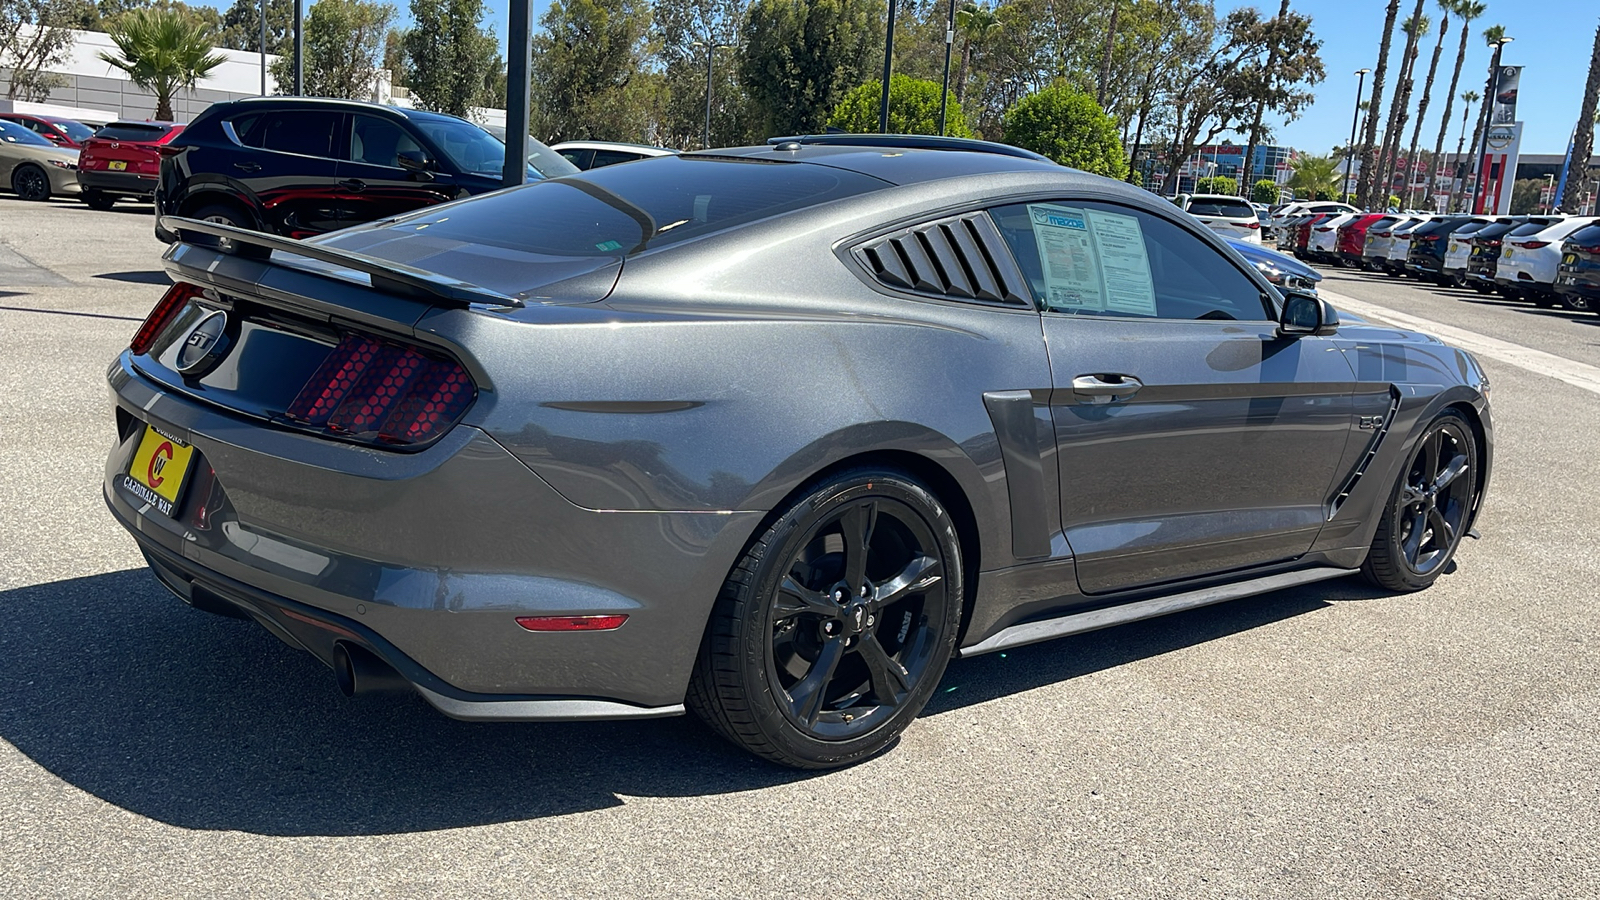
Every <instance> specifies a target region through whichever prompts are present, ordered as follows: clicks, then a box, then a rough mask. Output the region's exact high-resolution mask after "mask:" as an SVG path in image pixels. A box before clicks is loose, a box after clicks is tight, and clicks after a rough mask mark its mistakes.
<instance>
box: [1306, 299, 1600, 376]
mask: <svg viewBox="0 0 1600 900" xmlns="http://www.w3.org/2000/svg"><path fill="white" fill-rule="evenodd" d="M1321 293H1322V295H1323V296H1325V297H1327V298H1328V299H1329V300H1330V301H1332V303H1333V305H1334V306H1335V307H1336V308H1338V309H1343V310H1349V311H1350V312H1353V313H1355V314H1357V315H1359V316H1365V317H1367V318H1370V319H1377V320H1380V321H1383V322H1387V323H1389V324H1391V325H1398V326H1400V327H1401V328H1409V329H1412V330H1414V331H1423V332H1427V333H1428V334H1431V335H1434V336H1435V337H1439V338H1443V339H1444V340H1446V341H1449V342H1450V343H1452V344H1454V345H1456V346H1457V347H1460V348H1461V349H1463V350H1468V351H1471V352H1472V353H1475V354H1477V355H1479V356H1483V357H1487V358H1489V359H1493V360H1497V361H1499V362H1503V363H1505V364H1507V365H1512V366H1516V367H1517V368H1519V369H1526V370H1527V371H1529V372H1533V373H1535V374H1537V375H1545V376H1548V377H1550V378H1555V379H1559V380H1561V381H1564V382H1566V383H1567V384H1570V385H1572V386H1573V387H1576V388H1582V389H1583V390H1586V391H1589V392H1590V393H1593V394H1600V367H1597V366H1591V365H1589V364H1588V363H1581V362H1578V361H1576V360H1571V359H1567V358H1566V357H1564V356H1557V355H1555V354H1554V353H1546V352H1545V351H1543V350H1535V349H1533V348H1532V347H1524V346H1523V345H1521V344H1515V343H1512V342H1511V341H1502V340H1500V339H1499V338H1492V337H1488V336H1486V335H1482V334H1478V333H1477V332H1475V331H1468V330H1467V329H1465V328H1457V327H1455V326H1453V325H1446V324H1444V323H1442V322H1435V321H1433V320H1431V319H1424V318H1422V317H1420V316H1413V315H1409V314H1407V313H1403V312H1396V311H1395V310H1392V309H1389V308H1388V307H1386V306H1379V305H1377V304H1376V303H1367V302H1366V301H1364V300H1357V299H1355V298H1354V297H1351V296H1349V295H1347V294H1340V293H1336V292H1334V291H1328V290H1324V291H1322V292H1321Z"/></svg>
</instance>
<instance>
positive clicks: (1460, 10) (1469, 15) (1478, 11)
mask: <svg viewBox="0 0 1600 900" xmlns="http://www.w3.org/2000/svg"><path fill="white" fill-rule="evenodd" d="M1451 6H1452V8H1453V10H1454V11H1455V14H1456V17H1457V18H1459V19H1460V20H1461V47H1460V49H1458V50H1457V51H1456V72H1455V74H1454V75H1451V76H1450V91H1449V93H1447V94H1445V95H1444V117H1443V118H1441V119H1440V120H1439V139H1438V140H1436V141H1434V144H1433V159H1434V165H1438V161H1439V160H1440V159H1441V158H1443V155H1444V139H1445V136H1446V133H1447V132H1448V131H1449V129H1450V113H1451V112H1453V111H1454V109H1453V106H1454V104H1455V99H1456V86H1457V85H1459V84H1460V83H1461V66H1462V65H1463V64H1464V63H1465V62H1466V61H1467V39H1468V38H1469V37H1470V36H1471V34H1472V28H1471V27H1470V26H1471V25H1472V20H1473V19H1476V18H1477V17H1479V16H1481V15H1483V13H1484V11H1485V10H1487V9H1488V8H1489V7H1488V6H1486V5H1484V4H1482V3H1478V2H1476V0H1454V2H1453V3H1452V4H1451ZM1465 122H1466V111H1465V110H1463V111H1462V123H1463V124H1465ZM1460 159H1461V151H1460V149H1459V148H1458V149H1457V150H1456V160H1457V161H1458V162H1459V161H1460Z"/></svg>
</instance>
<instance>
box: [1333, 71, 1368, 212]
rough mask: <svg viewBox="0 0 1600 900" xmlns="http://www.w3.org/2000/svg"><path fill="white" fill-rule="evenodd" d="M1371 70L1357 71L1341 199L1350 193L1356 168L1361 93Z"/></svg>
mask: <svg viewBox="0 0 1600 900" xmlns="http://www.w3.org/2000/svg"><path fill="white" fill-rule="evenodd" d="M1371 71H1372V70H1371V69H1357V70H1356V75H1357V76H1358V78H1357V81H1356V110H1355V112H1353V113H1351V114H1350V143H1348V144H1345V145H1344V180H1343V181H1341V182H1339V199H1340V200H1341V201H1343V200H1344V198H1345V197H1346V196H1348V195H1349V193H1350V175H1351V173H1352V172H1353V171H1354V170H1355V166H1356V156H1355V153H1356V123H1357V122H1360V121H1361V91H1362V89H1364V88H1365V87H1366V86H1367V73H1368V72H1371Z"/></svg>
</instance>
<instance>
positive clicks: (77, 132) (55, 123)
mask: <svg viewBox="0 0 1600 900" xmlns="http://www.w3.org/2000/svg"><path fill="white" fill-rule="evenodd" d="M0 121H6V122H15V123H17V124H18V125H21V126H22V127H23V128H26V129H28V130H29V131H31V132H33V133H34V134H37V135H38V136H40V137H42V138H44V139H45V140H47V141H49V142H50V143H52V144H55V145H56V146H57V147H60V148H62V149H64V150H79V149H82V147H83V142H84V141H86V140H88V139H89V138H90V137H91V136H93V135H94V129H93V128H90V127H89V126H87V125H85V124H83V123H82V122H78V121H75V120H73V119H64V118H62V117H60V116H38V115H34V114H33V113H18V112H8V113H0Z"/></svg>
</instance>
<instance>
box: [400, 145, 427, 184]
mask: <svg viewBox="0 0 1600 900" xmlns="http://www.w3.org/2000/svg"><path fill="white" fill-rule="evenodd" d="M395 159H396V160H397V161H398V162H399V163H400V168H402V169H405V170H406V171H407V172H410V173H411V176H412V177H413V178H416V179H417V180H418V181H432V180H433V160H431V159H429V158H428V155H427V154H425V153H423V152H422V151H421V150H401V151H400V152H399V153H397V154H395Z"/></svg>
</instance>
